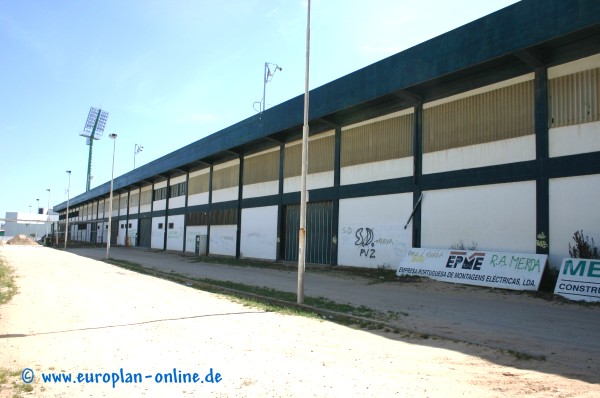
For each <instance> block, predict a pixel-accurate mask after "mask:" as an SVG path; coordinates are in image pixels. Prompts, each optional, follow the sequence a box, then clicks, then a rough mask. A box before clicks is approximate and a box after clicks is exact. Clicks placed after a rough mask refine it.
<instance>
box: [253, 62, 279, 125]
mask: <svg viewBox="0 0 600 398" xmlns="http://www.w3.org/2000/svg"><path fill="white" fill-rule="evenodd" d="M271 66H273V67H274V69H273V72H271V68H270V67H271ZM278 70H279V71H282V70H283V69H282V68H281V66H279V65H277V64H274V63H271V62H265V72H264V76H263V77H264V78H263V97H262V103H261V107H260V113H263V112H264V111H265V107H266V105H267V103H266V97H267V83H269V82H270V81H271V80H273V76H275V72H277V71H278ZM257 103H258V102H255V103H254V104H257ZM254 110H256V108H254Z"/></svg>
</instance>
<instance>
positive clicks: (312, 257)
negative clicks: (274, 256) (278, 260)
mask: <svg viewBox="0 0 600 398" xmlns="http://www.w3.org/2000/svg"><path fill="white" fill-rule="evenodd" d="M284 222H285V226H284V239H285V241H284V242H285V244H284V253H283V259H284V260H286V261H298V234H299V230H300V205H299V204H298V205H288V206H286V210H285V220H284ZM332 237H333V202H316V203H308V205H307V207H306V262H307V263H315V264H331V239H332Z"/></svg>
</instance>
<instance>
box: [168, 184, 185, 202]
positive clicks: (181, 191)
mask: <svg viewBox="0 0 600 398" xmlns="http://www.w3.org/2000/svg"><path fill="white" fill-rule="evenodd" d="M183 195H185V182H180V183H179V184H175V185H171V192H169V198H175V197H177V196H183Z"/></svg>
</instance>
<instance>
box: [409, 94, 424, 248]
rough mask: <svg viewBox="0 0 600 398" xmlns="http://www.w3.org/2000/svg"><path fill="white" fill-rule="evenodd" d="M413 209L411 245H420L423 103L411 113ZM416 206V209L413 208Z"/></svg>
mask: <svg viewBox="0 0 600 398" xmlns="http://www.w3.org/2000/svg"><path fill="white" fill-rule="evenodd" d="M413 162H414V166H413V209H414V214H413V217H412V221H411V223H412V245H413V247H421V208H422V202H421V203H419V198H420V197H421V194H422V193H423V191H422V189H421V181H422V179H423V103H422V102H419V103H418V104H417V105H416V106H415V112H414V114H413ZM415 206H416V209H415Z"/></svg>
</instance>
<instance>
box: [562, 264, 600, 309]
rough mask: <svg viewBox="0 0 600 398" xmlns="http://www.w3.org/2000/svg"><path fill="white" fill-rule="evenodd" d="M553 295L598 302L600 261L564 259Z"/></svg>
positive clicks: (599, 298)
mask: <svg viewBox="0 0 600 398" xmlns="http://www.w3.org/2000/svg"><path fill="white" fill-rule="evenodd" d="M554 294H558V295H560V296H563V297H566V298H568V299H570V300H578V301H600V260H586V259H582V258H565V259H563V262H562V265H561V266H560V272H559V273H558V280H557V281H556V287H555V288H554Z"/></svg>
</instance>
